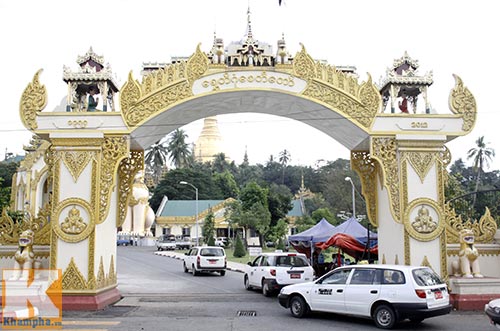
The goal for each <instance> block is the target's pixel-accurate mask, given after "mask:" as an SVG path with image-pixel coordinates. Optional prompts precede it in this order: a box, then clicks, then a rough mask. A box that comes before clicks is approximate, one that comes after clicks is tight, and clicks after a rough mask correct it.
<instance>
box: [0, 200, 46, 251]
mask: <svg viewBox="0 0 500 331" xmlns="http://www.w3.org/2000/svg"><path fill="white" fill-rule="evenodd" d="M50 209H51V204H50V202H48V203H46V204H45V205H44V206H43V207H42V208H40V209H39V211H38V215H37V217H32V216H31V213H30V212H27V213H25V215H24V218H23V219H22V220H20V221H18V222H14V220H13V219H12V218H11V217H10V216H9V214H8V212H7V211H8V210H7V208H4V209H3V210H2V214H1V218H0V245H12V244H17V243H18V241H19V235H20V234H21V233H22V232H24V231H26V230H31V231H33V232H34V244H35V245H48V244H49V242H50V229H49V228H50V226H48V223H49V216H50Z"/></svg>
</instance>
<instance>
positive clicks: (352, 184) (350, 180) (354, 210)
mask: <svg viewBox="0 0 500 331" xmlns="http://www.w3.org/2000/svg"><path fill="white" fill-rule="evenodd" d="M345 180H346V182H351V186H352V217H354V218H356V200H355V199H356V195H355V192H356V189H355V187H354V183H353V182H352V179H351V177H346V178H345Z"/></svg>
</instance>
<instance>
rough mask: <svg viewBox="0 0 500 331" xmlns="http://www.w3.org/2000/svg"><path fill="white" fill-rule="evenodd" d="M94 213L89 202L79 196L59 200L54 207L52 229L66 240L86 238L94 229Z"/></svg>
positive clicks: (72, 241) (73, 241)
mask: <svg viewBox="0 0 500 331" xmlns="http://www.w3.org/2000/svg"><path fill="white" fill-rule="evenodd" d="M93 220H94V214H93V212H92V208H91V207H90V204H89V203H88V202H87V201H85V200H83V199H79V198H69V199H65V200H63V201H61V202H60V203H58V204H57V206H56V207H55V208H54V219H53V220H52V222H51V223H52V229H53V230H54V233H55V234H56V235H57V236H58V237H59V238H61V239H62V240H64V241H66V242H71V243H76V242H79V241H82V240H84V239H86V238H87V237H88V236H89V235H90V234H91V233H92V230H93V229H94V221H93Z"/></svg>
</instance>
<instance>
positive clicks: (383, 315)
mask: <svg viewBox="0 0 500 331" xmlns="http://www.w3.org/2000/svg"><path fill="white" fill-rule="evenodd" d="M373 321H374V322H375V325H376V326H377V327H378V328H380V329H392V327H393V326H394V324H396V313H395V312H394V309H392V308H391V307H390V306H388V305H380V306H378V307H377V308H376V309H375V313H374V314H373Z"/></svg>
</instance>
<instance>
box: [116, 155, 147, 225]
mask: <svg viewBox="0 0 500 331" xmlns="http://www.w3.org/2000/svg"><path fill="white" fill-rule="evenodd" d="M140 170H144V151H130V153H129V157H128V158H126V159H124V160H122V161H121V162H120V166H119V168H118V178H119V183H118V204H117V208H118V213H117V215H118V218H117V220H116V227H120V226H122V224H123V222H125V218H126V217H127V211H128V208H127V207H128V205H129V201H130V199H132V198H133V197H132V185H133V183H134V177H135V175H136V174H137V172H139V171H140Z"/></svg>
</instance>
